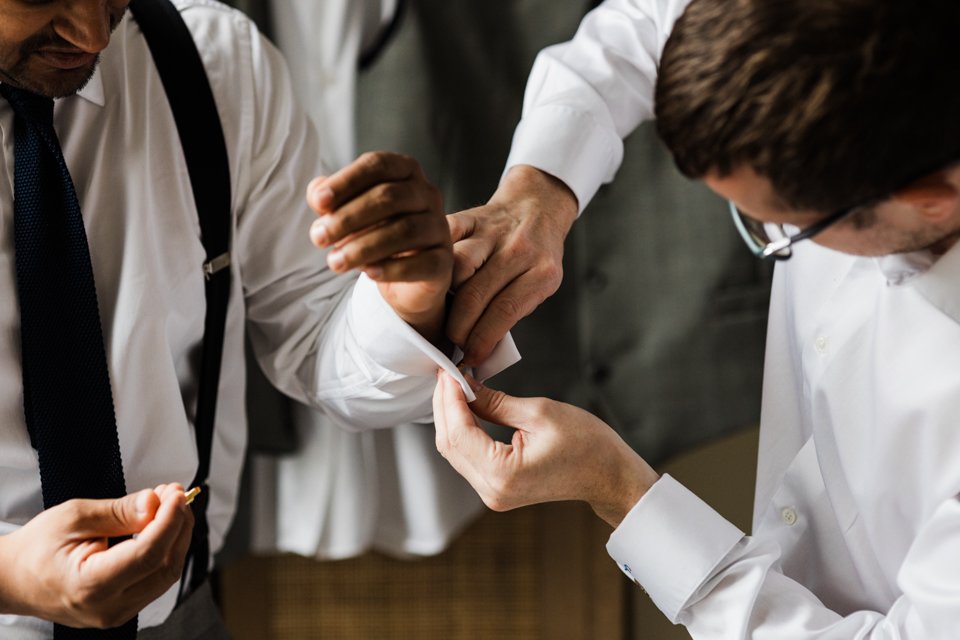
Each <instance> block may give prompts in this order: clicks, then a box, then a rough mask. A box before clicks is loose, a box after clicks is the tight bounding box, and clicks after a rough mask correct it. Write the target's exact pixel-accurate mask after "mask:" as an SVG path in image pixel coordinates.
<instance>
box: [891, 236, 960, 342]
mask: <svg viewBox="0 0 960 640" xmlns="http://www.w3.org/2000/svg"><path fill="white" fill-rule="evenodd" d="M877 264H878V266H879V267H880V271H882V272H883V274H884V275H885V276H886V277H887V283H888V284H890V285H892V286H896V285H900V284H903V283H906V282H907V281H910V284H911V285H912V286H914V287H915V288H916V289H917V291H918V292H919V293H920V294H921V295H922V296H923V297H924V298H926V299H927V301H928V302H929V303H930V304H932V305H933V306H934V307H936V308H937V309H939V310H940V311H942V312H943V313H945V314H947V316H949V317H950V318H951V319H953V321H954V322H957V323H960V242H957V243H956V244H954V245H953V247H951V248H950V249H949V250H948V251H947V252H946V253H945V254H943V255H942V256H940V257H939V258H938V257H937V256H935V255H933V254H932V253H931V252H929V251H917V252H914V253H906V254H899V255H891V256H884V257H882V258H878V259H877Z"/></svg>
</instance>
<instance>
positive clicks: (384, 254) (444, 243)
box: [314, 212, 450, 272]
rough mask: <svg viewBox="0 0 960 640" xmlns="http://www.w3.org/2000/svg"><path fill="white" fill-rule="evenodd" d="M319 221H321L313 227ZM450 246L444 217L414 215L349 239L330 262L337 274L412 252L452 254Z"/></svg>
mask: <svg viewBox="0 0 960 640" xmlns="http://www.w3.org/2000/svg"><path fill="white" fill-rule="evenodd" d="M325 217H330V216H325ZM319 222H322V220H317V222H315V223H314V224H316V223H319ZM449 245H450V236H449V232H448V230H447V226H446V224H445V222H444V221H443V219H442V218H440V217H439V216H437V215H435V214H433V213H429V212H420V213H411V214H406V215H398V216H394V217H393V218H390V219H389V220H385V221H382V222H380V223H379V224H377V225H375V226H371V227H369V228H368V229H365V230H363V231H361V232H360V233H358V234H355V235H352V236H350V238H349V240H347V241H344V242H342V243H341V244H339V245H337V246H336V247H335V248H334V249H333V250H332V251H331V252H330V253H329V254H328V255H327V263H328V264H329V265H330V268H331V269H333V270H334V271H338V272H342V271H347V270H349V269H355V268H358V267H363V266H367V265H373V264H375V263H379V262H382V261H385V260H388V259H391V258H393V257H395V256H397V257H406V256H404V255H403V254H409V253H411V252H418V251H429V250H431V249H435V248H443V249H444V250H445V252H446V253H449V250H448V247H449ZM447 266H448V267H449V261H447Z"/></svg>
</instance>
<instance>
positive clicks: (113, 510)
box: [62, 489, 160, 538]
mask: <svg viewBox="0 0 960 640" xmlns="http://www.w3.org/2000/svg"><path fill="white" fill-rule="evenodd" d="M159 506H160V498H159V497H158V496H157V494H156V493H155V492H154V491H152V490H150V489H144V490H143V491H138V492H137V493H134V494H130V495H127V496H124V497H122V498H116V499H112V500H71V501H69V502H67V503H64V506H63V507H62V508H64V509H72V510H73V514H72V517H73V521H74V528H73V531H74V535H75V537H76V538H114V537H119V536H127V535H131V534H134V533H138V532H139V531H140V530H142V529H143V527H144V526H146V524H147V523H148V522H150V520H151V519H152V518H153V516H154V514H155V513H156V511H157V509H158V508H159Z"/></svg>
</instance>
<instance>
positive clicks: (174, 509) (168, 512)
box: [81, 485, 193, 588]
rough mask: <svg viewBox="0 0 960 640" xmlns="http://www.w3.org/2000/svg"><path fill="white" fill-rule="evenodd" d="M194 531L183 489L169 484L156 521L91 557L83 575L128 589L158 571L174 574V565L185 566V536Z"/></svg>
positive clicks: (191, 516) (156, 515) (163, 492)
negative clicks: (127, 538)
mask: <svg viewBox="0 0 960 640" xmlns="http://www.w3.org/2000/svg"><path fill="white" fill-rule="evenodd" d="M192 528H193V514H192V512H191V511H190V508H189V507H187V505H186V500H185V499H184V497H183V487H182V486H180V485H166V486H165V487H163V488H162V492H161V495H160V506H159V508H158V509H157V510H156V514H155V516H154V518H153V519H152V520H151V521H150V522H149V523H148V524H147V525H146V526H145V527H144V528H143V530H142V531H140V533H139V534H138V535H137V537H136V538H133V539H130V540H124V541H123V542H120V543H119V544H116V545H114V546H113V547H110V548H109V549H107V550H104V551H102V552H101V553H95V554H91V555H90V556H89V557H88V558H86V561H85V562H84V563H83V564H82V565H81V570H82V576H83V578H85V579H86V580H89V581H91V582H93V583H102V582H110V583H112V584H114V585H117V586H119V587H122V588H127V587H129V586H130V585H133V584H135V583H137V582H139V581H140V580H141V579H143V577H144V576H148V575H155V574H156V573H157V572H158V571H160V572H164V571H167V572H170V573H173V572H175V571H174V567H173V565H174V564H178V566H180V567H182V562H183V557H182V555H180V557H179V558H177V556H178V554H179V553H180V550H181V549H182V548H183V544H184V540H183V537H184V535H186V536H189V532H190V530H192ZM187 544H189V543H187ZM183 553H184V554H185V553H186V551H185V550H184V551H183ZM171 584H172V583H171ZM167 586H169V585H167Z"/></svg>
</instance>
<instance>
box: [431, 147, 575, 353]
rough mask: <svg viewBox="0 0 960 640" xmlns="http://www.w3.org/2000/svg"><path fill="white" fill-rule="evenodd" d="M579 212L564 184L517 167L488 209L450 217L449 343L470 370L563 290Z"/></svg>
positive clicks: (551, 177)
mask: <svg viewBox="0 0 960 640" xmlns="http://www.w3.org/2000/svg"><path fill="white" fill-rule="evenodd" d="M577 211H578V208H577V199H576V197H575V196H574V195H573V192H572V191H570V189H569V188H568V187H567V186H566V185H565V184H564V183H562V182H561V181H559V180H557V179H556V178H554V177H553V176H550V175H548V174H546V173H543V172H542V171H540V170H539V169H535V168H533V167H529V166H524V165H518V166H516V167H513V168H511V169H510V171H509V172H508V173H507V175H506V176H505V177H504V179H503V181H502V182H501V184H500V186H499V187H498V188H497V191H496V192H495V193H494V194H493V196H492V197H491V198H490V201H489V202H488V203H487V204H485V205H483V206H480V207H476V208H473V209H468V210H466V211H461V212H459V213H455V214H452V215H450V216H447V220H448V222H449V224H450V234H451V235H452V236H453V242H454V245H453V253H454V268H453V288H454V290H455V291H456V294H455V296H454V300H453V305H452V307H451V309H450V318H449V319H448V321H447V337H448V338H450V340H451V341H453V343H454V344H457V345H460V347H461V348H462V349H463V351H464V354H465V355H464V364H466V365H469V366H475V365H478V364H480V363H482V362H483V361H484V360H486V359H487V357H488V356H489V355H490V352H491V351H493V348H494V347H495V346H496V345H497V343H498V342H500V340H501V339H502V338H503V336H504V335H506V333H507V332H508V331H509V330H510V329H511V328H512V327H513V325H515V324H516V323H517V321H519V320H520V319H521V318H523V317H525V316H527V315H529V314H530V313H531V312H532V311H533V310H534V309H536V308H537V306H539V305H540V303H541V302H543V301H544V300H546V299H547V298H549V297H550V296H552V295H553V294H554V293H555V292H556V291H557V288H559V286H560V281H561V280H562V279H563V241H564V240H565V239H566V237H567V233H568V232H569V231H570V227H571V226H572V225H573V222H574V220H576V218H577Z"/></svg>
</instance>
